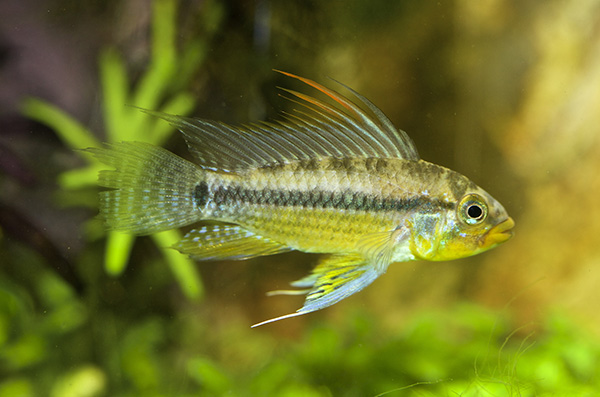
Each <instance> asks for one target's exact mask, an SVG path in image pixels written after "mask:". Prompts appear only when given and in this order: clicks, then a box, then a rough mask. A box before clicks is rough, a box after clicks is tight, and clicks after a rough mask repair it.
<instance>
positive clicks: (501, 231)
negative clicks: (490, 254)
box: [481, 217, 515, 249]
mask: <svg viewBox="0 0 600 397" xmlns="http://www.w3.org/2000/svg"><path fill="white" fill-rule="evenodd" d="M514 226H515V221H513V219H512V218H511V217H508V218H507V219H506V220H504V221H502V222H500V223H499V224H497V225H496V226H494V227H493V228H491V229H490V231H489V232H487V233H486V234H485V236H484V238H483V244H482V247H481V248H482V249H489V248H492V247H493V246H495V245H498V244H500V243H503V242H505V241H506V240H508V239H509V238H511V237H512V235H513V233H512V228H513V227H514Z"/></svg>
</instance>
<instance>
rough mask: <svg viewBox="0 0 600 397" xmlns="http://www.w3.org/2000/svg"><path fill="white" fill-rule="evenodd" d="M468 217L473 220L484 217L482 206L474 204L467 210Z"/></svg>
mask: <svg viewBox="0 0 600 397" xmlns="http://www.w3.org/2000/svg"><path fill="white" fill-rule="evenodd" d="M467 215H469V217H470V218H472V219H478V218H480V217H481V215H483V210H482V209H481V207H480V206H478V205H475V204H473V205H472V206H470V207H469V208H468V209H467Z"/></svg>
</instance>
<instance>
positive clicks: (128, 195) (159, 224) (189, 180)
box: [86, 142, 205, 234]
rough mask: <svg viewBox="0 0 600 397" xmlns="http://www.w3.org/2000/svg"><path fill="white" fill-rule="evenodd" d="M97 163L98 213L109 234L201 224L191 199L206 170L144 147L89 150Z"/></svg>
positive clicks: (128, 145) (134, 144)
mask: <svg viewBox="0 0 600 397" xmlns="http://www.w3.org/2000/svg"><path fill="white" fill-rule="evenodd" d="M86 151H87V152H90V153H92V154H93V155H94V156H95V157H96V158H97V159H98V160H100V161H101V162H102V163H104V164H106V165H109V166H112V167H114V168H115V170H114V171H101V172H100V180H99V184H100V185H101V186H105V187H108V188H110V189H111V190H107V191H104V192H102V193H101V194H100V213H101V214H102V216H103V217H104V219H105V220H106V224H107V226H108V227H109V228H110V229H112V230H120V231H126V232H129V233H134V234H150V233H155V232H159V231H163V230H169V229H173V228H176V227H180V226H184V225H189V224H191V223H195V222H198V221H199V220H201V219H202V214H201V209H200V208H198V207H197V204H196V202H197V201H198V200H196V199H195V198H194V196H195V191H196V187H197V186H198V185H199V184H200V182H202V180H203V179H204V174H205V171H203V170H202V169H201V168H200V167H198V166H197V165H195V164H193V163H190V162H189V161H187V160H184V159H182V158H181V157H179V156H176V155H175V154H173V153H171V152H169V151H167V150H165V149H163V148H160V147H157V146H153V145H150V144H147V143H141V142H122V143H117V144H107V145H105V147H104V148H89V149H86Z"/></svg>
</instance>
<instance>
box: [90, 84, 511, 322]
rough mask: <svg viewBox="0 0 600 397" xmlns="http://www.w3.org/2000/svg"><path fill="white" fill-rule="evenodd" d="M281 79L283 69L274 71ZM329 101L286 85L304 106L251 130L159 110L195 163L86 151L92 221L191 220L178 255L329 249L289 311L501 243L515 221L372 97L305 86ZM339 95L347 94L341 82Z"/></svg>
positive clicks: (133, 145)
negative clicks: (421, 151)
mask: <svg viewBox="0 0 600 397" xmlns="http://www.w3.org/2000/svg"><path fill="white" fill-rule="evenodd" d="M282 73H283V72H282ZM284 74H286V75H288V76H291V77H294V78H297V79H299V80H301V81H303V82H304V83H306V84H308V85H310V86H312V87H314V88H316V89H317V90H319V91H321V92H322V93H324V94H325V95H326V96H328V97H329V98H330V99H332V100H333V102H334V104H337V107H336V106H334V105H332V104H330V103H327V102H323V101H321V100H318V99H315V98H313V97H310V96H307V95H305V94H302V93H299V92H295V91H291V90H284V91H286V92H288V93H289V94H291V95H292V96H293V97H295V100H296V101H297V102H298V103H299V104H300V105H302V107H301V108H300V109H299V110H296V111H295V112H294V113H290V114H284V120H282V121H279V122H271V123H267V122H261V123H256V124H251V125H248V126H229V125H227V124H224V123H219V122H214V121H207V120H201V119H189V118H182V117H178V116H172V115H167V114H162V113H157V112H151V111H147V112H148V113H150V114H153V115H156V116H158V117H161V118H164V119H165V120H167V121H168V122H170V123H171V124H173V125H174V126H176V127H177V128H179V129H180V130H181V132H182V133H183V134H184V137H185V139H186V141H187V143H188V147H189V148H190V150H191V152H192V154H193V155H194V157H195V159H196V162H195V163H192V162H189V161H187V160H184V159H182V158H180V157H178V156H176V155H174V154H172V153H170V152H168V151H166V150H164V149H162V148H158V147H155V146H152V145H148V144H143V143H139V142H124V143H120V144H113V145H107V146H106V147H105V148H94V149H88V150H89V151H90V152H92V153H93V154H94V155H95V156H96V157H97V158H98V159H99V160H101V161H102V162H104V163H106V164H108V165H110V166H113V167H114V168H115V170H114V171H103V172H102V173H101V176H100V183H101V184H102V185H103V186H106V187H108V188H111V189H112V190H108V191H105V192H102V193H101V213H102V214H103V216H104V218H105V219H106V222H107V224H108V226H109V227H110V228H112V229H116V230H124V231H128V232H131V233H135V234H148V233H153V232H157V231H161V230H168V229H172V228H176V227H181V226H186V225H190V224H195V223H200V226H199V227H198V228H195V229H192V230H191V231H190V232H189V233H188V234H186V236H185V237H184V238H183V240H182V241H181V242H179V243H178V244H177V245H176V246H175V248H176V249H178V250H179V251H181V252H182V253H185V254H188V255H191V256H193V257H195V258H197V259H200V260H209V259H212V260H223V259H247V258H252V257H256V256H260V255H270V254H275V253H280V252H286V251H290V250H299V251H303V252H312V253H324V254H330V255H329V256H326V257H325V258H324V259H322V260H321V262H320V263H319V264H318V265H317V267H316V268H315V269H314V270H313V272H312V273H311V274H310V275H309V276H307V277H305V278H303V279H301V280H298V281H296V282H294V283H292V286H294V287H298V288H299V290H294V291H275V292H273V293H272V294H306V301H305V304H304V306H303V307H302V308H301V309H299V310H298V311H297V312H295V313H292V314H289V315H285V316H281V317H278V318H275V319H272V320H267V321H265V322H262V323H259V324H256V325H262V324H265V323H268V322H272V321H276V320H280V319H283V318H288V317H293V316H297V315H301V314H305V313H309V312H312V311H315V310H319V309H322V308H324V307H327V306H330V305H332V304H334V303H336V302H338V301H340V300H341V299H344V298H345V297H347V296H349V295H351V294H353V293H355V292H357V291H359V290H361V289H362V288H364V287H365V286H367V285H369V284H370V283H371V282H373V281H374V280H375V279H376V278H377V277H378V276H380V275H381V274H383V273H385V271H386V269H387V267H388V266H389V265H390V264H391V263H394V262H406V261H411V260H416V259H424V260H432V261H436V260H449V259H455V258H461V257H465V256H470V255H474V254H477V253H479V252H482V251H485V250H487V249H490V248H493V247H495V246H496V245H498V244H500V243H502V242H504V241H506V240H508V238H510V236H511V235H512V232H511V229H512V227H513V226H514V222H513V221H512V219H511V218H510V217H509V216H508V215H507V213H506V211H505V209H504V208H503V207H502V205H501V204H500V203H498V202H497V201H496V200H495V199H494V198H493V197H491V196H490V195H489V194H488V193H487V192H485V191H484V190H483V189H481V188H480V187H478V186H477V185H475V184H474V183H473V182H471V181H470V180H469V179H468V178H466V177H465V176H463V175H461V174H459V173H456V172H454V171H452V170H449V169H447V168H444V167H441V166H438V165H435V164H432V163H429V162H426V161H424V160H421V159H420V158H419V157H418V154H417V151H416V148H415V147H414V145H413V143H412V141H411V140H410V138H409V137H408V136H407V135H406V133H404V132H403V131H401V130H398V129H396V128H395V127H394V126H393V125H392V123H391V122H390V121H389V120H388V119H387V117H386V116H385V115H383V113H382V112H381V111H380V110H379V109H377V108H376V107H375V106H374V105H373V104H372V103H371V102H370V101H368V100H367V99H366V98H364V97H362V96H361V95H359V94H357V93H356V92H354V91H352V90H350V91H351V92H352V94H353V95H354V97H355V98H356V99H357V102H359V103H360V104H361V105H362V106H358V105H356V104H355V103H354V102H352V101H350V100H349V99H347V98H345V97H343V96H342V95H340V94H339V93H337V92H335V91H332V90H330V89H328V88H326V87H324V86H322V85H320V84H318V83H315V82H313V81H311V80H308V79H304V78H301V77H298V76H294V75H291V74H288V73H284ZM346 88H347V87H346Z"/></svg>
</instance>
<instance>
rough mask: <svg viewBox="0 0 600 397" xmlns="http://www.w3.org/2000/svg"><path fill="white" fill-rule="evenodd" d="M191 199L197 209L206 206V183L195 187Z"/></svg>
mask: <svg viewBox="0 0 600 397" xmlns="http://www.w3.org/2000/svg"><path fill="white" fill-rule="evenodd" d="M193 198H194V202H195V203H196V205H197V206H198V207H201V208H203V207H204V206H205V205H206V203H207V202H208V184H207V183H206V182H200V183H199V184H198V185H197V186H196V188H195V189H194V194H193Z"/></svg>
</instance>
